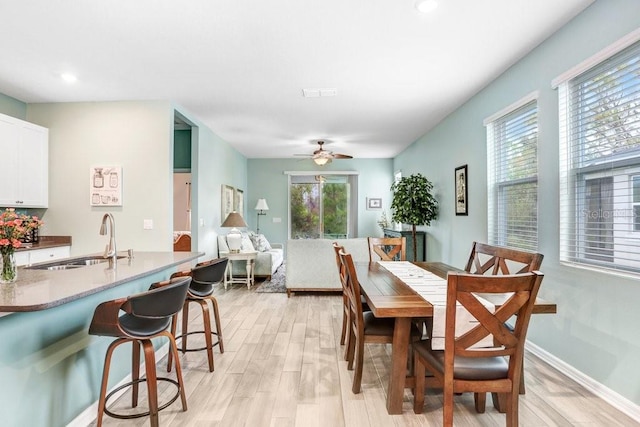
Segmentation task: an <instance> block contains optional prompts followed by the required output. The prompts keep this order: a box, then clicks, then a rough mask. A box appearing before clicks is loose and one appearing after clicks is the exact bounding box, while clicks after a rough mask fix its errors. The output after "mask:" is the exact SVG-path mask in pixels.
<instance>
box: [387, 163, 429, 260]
mask: <svg viewBox="0 0 640 427" xmlns="http://www.w3.org/2000/svg"><path fill="white" fill-rule="evenodd" d="M391 191H393V201H392V202H391V211H392V212H393V214H392V216H391V220H392V221H394V222H401V223H403V224H411V238H412V241H413V259H414V260H416V259H418V258H417V242H416V226H418V225H430V224H431V221H433V220H434V219H436V217H437V216H438V201H437V200H436V199H435V197H433V194H432V193H431V192H432V191H433V184H432V183H431V181H429V180H428V179H427V178H425V177H424V176H423V175H422V174H419V173H416V174H413V175H410V176H406V177H403V178H401V179H400V180H399V181H397V182H394V183H393V185H392V186H391Z"/></svg>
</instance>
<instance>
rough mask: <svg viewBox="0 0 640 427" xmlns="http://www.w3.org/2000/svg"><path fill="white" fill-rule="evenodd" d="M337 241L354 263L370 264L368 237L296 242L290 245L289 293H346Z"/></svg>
mask: <svg viewBox="0 0 640 427" xmlns="http://www.w3.org/2000/svg"><path fill="white" fill-rule="evenodd" d="M333 242H338V244H340V245H343V246H344V249H345V251H346V252H348V253H350V254H351V255H352V256H353V261H354V262H369V244H368V243H367V239H366V238H354V239H299V240H298V239H296V240H289V241H288V242H287V270H286V285H287V294H288V295H289V296H291V294H292V293H294V292H296V291H329V292H336V291H340V292H341V291H342V284H341V283H340V278H339V277H338V267H337V265H336V255H335V251H334V249H333Z"/></svg>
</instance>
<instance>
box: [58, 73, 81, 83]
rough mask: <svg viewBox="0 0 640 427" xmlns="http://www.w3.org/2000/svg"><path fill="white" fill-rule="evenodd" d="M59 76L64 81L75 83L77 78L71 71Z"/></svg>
mask: <svg viewBox="0 0 640 427" xmlns="http://www.w3.org/2000/svg"><path fill="white" fill-rule="evenodd" d="M60 77H61V78H62V80H64V81H65V83H75V82H76V81H77V80H78V78H77V77H76V76H75V75H73V74H71V73H62V74H60Z"/></svg>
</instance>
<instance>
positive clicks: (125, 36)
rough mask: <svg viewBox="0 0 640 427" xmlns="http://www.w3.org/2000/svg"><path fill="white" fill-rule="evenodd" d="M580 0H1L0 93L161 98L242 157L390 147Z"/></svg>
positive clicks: (442, 112) (584, 1)
mask: <svg viewBox="0 0 640 427" xmlns="http://www.w3.org/2000/svg"><path fill="white" fill-rule="evenodd" d="M592 2H593V0H562V1H558V0H535V1H534V0H439V3H440V6H439V8H438V9H436V11H435V12H433V13H431V14H429V15H424V14H421V13H419V12H418V11H417V10H416V9H415V8H414V7H413V4H414V0H270V1H265V0H261V1H259V0H252V1H249V0H181V1H179V0H134V1H131V0H101V1H100V0H30V1H26V0H23V1H13V0H0V46H1V48H0V59H1V60H0V93H4V94H6V95H9V96H12V97H14V98H17V99H19V100H21V101H24V102H27V103H36V102H70V101H111V100H170V101H174V102H176V103H177V104H179V105H182V106H183V107H185V108H186V109H187V110H188V111H190V112H191V113H193V114H194V115H195V116H196V117H198V119H200V120H201V121H202V122H204V123H205V124H206V125H207V126H208V127H210V128H211V129H212V130H213V131H214V132H215V133H216V134H218V135H219V136H220V137H222V138H223V139H225V140H226V141H228V142H229V143H230V144H232V145H233V146H234V147H236V148H237V149H238V150H239V151H240V152H241V153H243V154H244V155H245V156H247V157H249V158H283V157H292V156H293V155H294V154H296V153H309V154H310V153H311V152H313V150H315V149H316V148H317V146H315V141H316V140H318V139H324V140H327V141H328V142H327V145H326V146H325V148H326V149H328V150H333V151H334V152H339V153H345V154H351V155H353V156H354V157H358V158H365V157H368V158H373V157H382V158H385V157H393V156H395V155H397V154H398V153H399V152H401V151H402V150H403V149H404V148H406V147H407V146H408V145H409V144H411V143H412V142H413V141H415V140H416V139H417V138H419V137H420V136H421V135H423V134H425V133H426V132H427V131H428V130H429V129H430V128H432V127H433V126H434V125H435V124H437V123H438V122H439V121H440V120H442V119H443V118H444V117H445V116H446V115H447V114H449V113H450V112H452V111H453V110H455V109H456V108H457V107H459V106H460V105H461V104H462V103H464V102H465V101H466V100H467V99H469V98H470V97H471V96H472V95H474V94H475V93H477V92H478V91H479V90H480V89H482V88H483V87H484V86H485V85H487V83H488V82H490V81H491V80H493V79H494V78H495V77H497V76H498V75H500V74H501V73H502V72H503V71H505V70H506V69H507V68H508V67H509V66H511V65H512V64H513V63H515V62H516V61H517V60H518V59H520V58H521V57H523V56H524V55H526V54H527V53H528V52H529V51H530V50H531V49H532V48H534V47H535V46H536V45H538V44H539V43H540V42H542V41H543V40H544V39H545V38H547V37H548V36H549V35H551V34H552V33H553V32H554V31H556V30H557V29H558V28H560V27H561V26H562V25H564V24H565V23H567V22H568V21H569V20H570V19H571V18H572V17H574V16H575V15H577V14H578V13H580V12H581V11H582V10H583V9H585V8H586V7H587V6H588V5H589V4H591V3H592ZM64 72H70V73H74V74H76V75H77V76H78V81H77V82H76V83H75V84H68V83H64V82H63V81H62V80H61V78H60V74H61V73H64ZM305 88H335V89H337V96H336V97H318V98H304V97H303V96H302V90H303V89H305Z"/></svg>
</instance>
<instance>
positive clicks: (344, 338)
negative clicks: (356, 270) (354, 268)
mask: <svg viewBox="0 0 640 427" xmlns="http://www.w3.org/2000/svg"><path fill="white" fill-rule="evenodd" d="M333 250H334V251H335V253H336V264H337V266H338V274H339V275H340V283H341V284H342V331H341V333H340V345H344V346H345V349H344V360H349V359H348V350H349V336H350V334H347V326H348V324H349V319H350V318H349V314H350V310H349V297H348V296H347V271H346V269H345V266H344V265H343V264H342V261H341V260H340V251H343V252H344V246H341V245H339V244H338V242H333ZM360 304H362V312H363V313H364V312H366V311H371V309H370V308H369V304H367V300H366V299H365V297H364V295H361V296H360Z"/></svg>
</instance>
